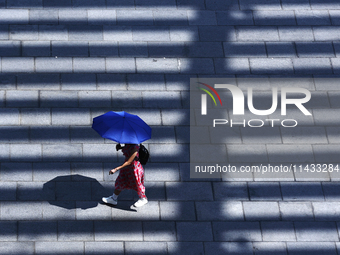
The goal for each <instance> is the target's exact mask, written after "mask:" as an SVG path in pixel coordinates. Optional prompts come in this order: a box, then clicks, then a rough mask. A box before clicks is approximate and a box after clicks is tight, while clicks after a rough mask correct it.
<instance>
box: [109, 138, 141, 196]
mask: <svg viewBox="0 0 340 255" xmlns="http://www.w3.org/2000/svg"><path fill="white" fill-rule="evenodd" d="M136 150H137V157H139V154H138V150H139V146H138V145H137V144H131V145H130V144H126V145H125V146H124V147H123V149H122V152H123V154H124V156H125V162H126V161H127V160H128V159H129V158H130V156H131V155H132V154H133V153H134V152H135V151H136ZM119 171H120V172H119V175H118V177H117V179H116V183H115V189H116V190H124V189H133V190H135V191H137V193H138V196H139V197H140V198H146V196H145V186H144V169H143V167H142V165H141V163H140V162H139V160H133V161H132V163H131V164H130V165H129V166H126V167H124V168H122V169H120V170H119Z"/></svg>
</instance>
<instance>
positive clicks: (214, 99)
mask: <svg viewBox="0 0 340 255" xmlns="http://www.w3.org/2000/svg"><path fill="white" fill-rule="evenodd" d="M199 89H201V90H203V91H204V92H206V93H207V94H208V95H209V96H210V97H211V98H212V100H214V103H215V105H217V103H216V100H215V98H214V96H213V95H212V94H211V93H210V92H209V91H208V90H206V89H202V88H199Z"/></svg>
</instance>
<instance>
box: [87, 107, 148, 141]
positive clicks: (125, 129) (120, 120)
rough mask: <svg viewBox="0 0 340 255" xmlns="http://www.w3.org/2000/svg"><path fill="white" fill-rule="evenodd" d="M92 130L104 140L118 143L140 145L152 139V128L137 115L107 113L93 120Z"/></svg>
mask: <svg viewBox="0 0 340 255" xmlns="http://www.w3.org/2000/svg"><path fill="white" fill-rule="evenodd" d="M92 128H93V129H94V130H96V131H97V133H98V134H100V135H101V136H102V137H103V138H107V139H110V140H113V141H115V142H118V143H124V144H126V143H132V144H139V143H141V142H144V141H146V140H148V139H150V138H151V128H150V127H149V126H148V125H147V124H146V123H145V122H144V121H143V120H142V119H141V118H140V117H138V116H137V115H133V114H130V113H127V112H107V113H105V114H103V115H100V116H98V117H95V118H93V124H92Z"/></svg>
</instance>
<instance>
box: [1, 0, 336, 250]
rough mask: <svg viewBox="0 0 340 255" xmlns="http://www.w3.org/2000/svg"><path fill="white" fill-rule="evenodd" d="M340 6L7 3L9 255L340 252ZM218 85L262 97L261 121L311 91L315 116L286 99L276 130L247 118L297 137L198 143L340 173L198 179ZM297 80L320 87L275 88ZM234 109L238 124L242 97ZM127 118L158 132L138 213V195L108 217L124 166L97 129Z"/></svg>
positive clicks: (4, 191) (238, 155)
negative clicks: (200, 103) (273, 93)
mask: <svg viewBox="0 0 340 255" xmlns="http://www.w3.org/2000/svg"><path fill="white" fill-rule="evenodd" d="M339 7H340V5H339V3H338V2H337V1H333V0H332V1H323V2H322V1H320V0H299V1H294V0H281V1H279V0H238V1H237V0H205V1H204V0H177V1H175V0H166V1H157V0H135V1H132V0H125V1H124V0H106V1H105V0H73V1H71V0H7V1H5V0H0V23H1V25H0V56H1V59H0V72H1V74H0V108H1V109H0V141H1V144H0V161H1V162H0V229H1V230H0V254H4V255H8V254H109V253H110V254H148V255H154V254H238V255H240V254H253V255H254V254H256V255H257V254H286V255H287V254H299V255H301V254H318V255H319V254H336V253H337V252H339V251H340V246H339V243H340V242H339V233H338V232H339V231H338V229H339V222H340V221H339V216H340V215H339V212H340V211H339V210H340V209H339V206H338V198H339V195H340V193H339V192H340V191H339V187H338V186H339V183H338V182H339V180H340V175H339V173H338V172H337V171H336V170H335V169H336V167H337V165H338V163H339V160H338V158H339V156H338V155H339V152H340V149H339V141H340V140H339V133H340V131H339V127H338V126H339V119H340V115H339V107H340V104H339V102H338V101H339V94H338V91H339V82H338V81H337V80H336V79H333V80H331V79H329V78H332V77H333V78H339V77H338V75H337V74H339V73H340V61H339V55H340V47H339V43H338V41H339V38H340V37H339V24H340V23H339V21H340V19H339V17H340V15H339ZM268 75H270V77H269V76H268ZM215 77H220V78H226V77H228V78H230V79H228V80H227V79H221V80H222V81H223V82H227V83H229V82H231V83H232V84H235V85H237V86H238V87H239V88H241V89H242V90H243V91H244V92H245V91H246V89H247V87H248V86H249V84H250V83H251V84H252V85H253V86H254V87H256V90H258V91H260V92H256V93H258V94H256V95H258V96H259V97H256V101H255V100H254V103H255V108H256V107H258V108H259V109H262V108H267V109H268V107H270V103H271V97H270V93H269V91H270V88H272V87H278V88H279V91H280V89H281V87H299V88H300V87H303V88H306V89H308V90H309V91H311V100H310V101H309V102H308V103H306V104H305V106H306V108H307V109H308V110H309V111H310V112H311V113H312V116H304V115H303V114H301V112H300V110H299V109H296V108H295V107H294V108H293V107H288V110H287V116H283V115H281V114H280V108H281V106H280V104H281V101H280V100H279V102H278V109H277V111H276V112H274V113H273V114H271V115H270V116H255V115H252V114H249V112H247V113H246V114H245V116H244V118H249V119H255V118H258V119H268V118H275V119H283V118H287V119H288V118H290V119H296V120H298V127H296V128H284V127H279V126H275V127H274V128H272V127H270V125H266V126H265V127H263V128H258V129H255V128H254V129H251V128H243V127H241V126H240V125H239V126H237V127H236V128H233V129H231V128H230V129H218V130H215V131H216V132H215V133H214V135H212V136H211V137H207V136H206V137H203V135H202V140H203V138H204V139H206V140H211V141H212V142H213V143H214V144H216V143H217V144H218V146H223V148H224V150H225V153H226V155H227V156H228V160H229V162H230V164H232V165H234V166H236V169H237V170H238V171H240V170H241V167H242V166H244V165H251V166H254V167H260V166H261V164H262V165H263V164H271V165H281V164H282V165H284V166H290V165H291V164H293V165H296V167H298V169H299V166H300V165H304V166H305V165H307V164H308V165H309V169H311V168H312V165H311V164H313V163H325V164H333V171H332V172H330V171H326V172H311V171H309V172H306V171H304V172H303V171H301V172H300V171H296V172H289V173H283V174H280V175H278V174H277V173H268V175H263V174H261V173H252V172H247V173H243V172H235V173H227V174H225V175H223V176H221V178H215V179H190V171H189V156H190V154H189V142H190V139H189V138H190V132H189V131H190V129H189V127H190V126H189V125H190V122H189V120H190V111H189V109H190V90H191V89H193V88H192V87H190V85H189V84H190V81H189V80H190V78H200V81H203V82H207V83H209V81H207V80H206V78H215ZM260 77H261V78H262V79H257V80H256V79H255V78H260ZM287 77H290V78H298V77H299V78H301V77H307V78H308V79H306V80H304V81H302V80H301V79H295V80H292V79H290V80H288V79H284V81H281V82H280V81H277V80H276V78H287ZM321 78H324V79H321ZM326 79H327V80H326ZM218 92H219V91H218ZM245 94H246V93H245ZM289 96H290V95H289ZM294 96H295V95H294ZM292 97H293V95H292ZM225 101H226V104H227V105H228V112H227V113H226V118H229V117H231V116H232V111H231V107H232V98H231V97H227V98H226V100H225ZM225 101H223V103H224V102H225ZM246 107H247V106H246ZM261 107H262V108H261ZM122 110H123V111H127V112H129V113H132V114H137V115H139V116H140V117H141V118H142V119H143V120H144V121H145V122H147V123H148V124H149V125H150V126H151V128H152V131H153V133H152V139H150V140H148V141H145V142H144V145H145V146H146V147H147V148H148V149H149V151H150V155H151V157H150V160H149V162H148V164H147V165H145V166H144V170H145V187H146V195H147V197H148V199H149V203H148V204H147V205H145V206H143V207H141V208H135V207H134V206H133V204H134V202H135V201H136V200H137V199H138V195H137V193H136V192H135V191H134V190H128V191H123V192H122V194H121V195H120V196H119V199H118V205H117V206H109V205H105V204H104V203H102V202H101V198H102V197H103V196H109V195H111V194H112V192H113V190H114V186H115V182H114V181H115V179H116V178H117V176H118V173H115V174H114V175H108V171H109V170H110V169H112V168H113V167H116V166H118V165H120V164H122V163H123V161H124V159H123V156H122V155H121V154H120V153H119V154H118V153H117V152H116V151H115V149H114V144H115V142H114V141H111V140H109V139H103V138H102V137H100V136H99V135H98V134H97V133H96V132H95V131H93V129H92V128H91V125H92V119H93V118H94V117H97V116H99V115H101V114H103V113H106V112H108V111H122ZM240 117H243V116H239V117H237V116H235V117H233V118H235V120H242V118H240ZM207 138H209V139H207ZM207 155H209V147H206V152H204V153H202V155H200V156H201V157H207ZM213 156H214V157H216V155H213ZM210 160H212V157H211V158H210ZM214 160H215V159H214ZM327 167H331V165H327ZM328 170H329V169H328Z"/></svg>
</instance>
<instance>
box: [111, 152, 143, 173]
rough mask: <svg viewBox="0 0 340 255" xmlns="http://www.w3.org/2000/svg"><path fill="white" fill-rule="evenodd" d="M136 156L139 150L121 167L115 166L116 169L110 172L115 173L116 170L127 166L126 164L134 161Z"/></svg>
mask: <svg viewBox="0 0 340 255" xmlns="http://www.w3.org/2000/svg"><path fill="white" fill-rule="evenodd" d="M136 156H137V151H135V152H134V153H133V154H132V155H131V156H130V158H129V159H128V160H127V161H125V162H124V164H123V165H121V166H119V167H116V168H114V169H111V170H110V172H109V174H114V173H115V172H117V171H118V170H120V169H122V168H123V167H126V166H128V165H130V164H131V163H132V162H133V160H134V159H135V157H136Z"/></svg>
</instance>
